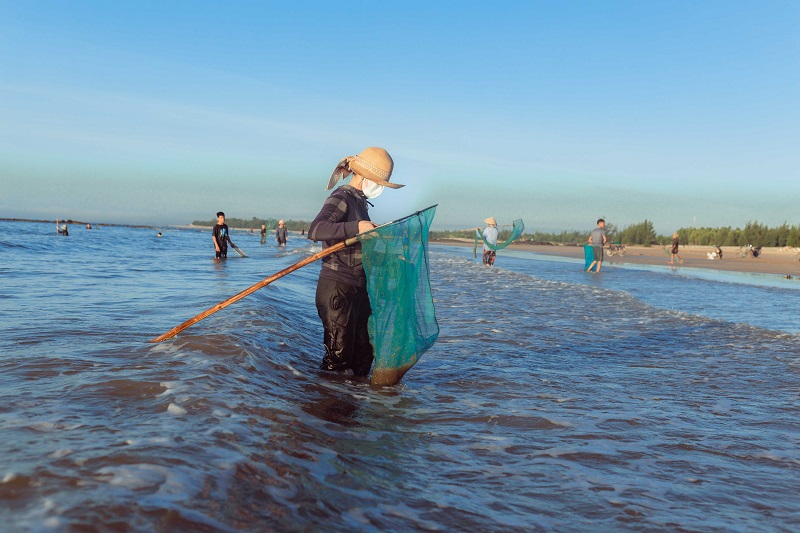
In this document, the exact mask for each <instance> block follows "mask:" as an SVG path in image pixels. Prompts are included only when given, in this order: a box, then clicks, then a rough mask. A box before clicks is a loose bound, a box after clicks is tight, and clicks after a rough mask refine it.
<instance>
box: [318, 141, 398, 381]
mask: <svg viewBox="0 0 800 533" xmlns="http://www.w3.org/2000/svg"><path fill="white" fill-rule="evenodd" d="M393 169H394V161H393V160H392V158H391V156H390V155H389V153H388V152H387V151H386V150H384V149H383V148H377V147H370V148H367V149H365V150H364V151H363V152H361V153H360V154H358V155H355V156H349V157H345V158H343V159H342V160H341V161H339V164H338V165H336V168H335V169H334V170H333V173H332V174H331V178H330V180H329V181H328V187H327V188H328V189H332V188H333V186H334V185H335V184H336V182H337V181H339V180H340V179H346V178H347V177H348V176H351V175H352V177H351V178H350V181H349V183H348V184H346V185H342V186H340V187H338V188H337V189H336V190H335V191H333V192H332V193H331V195H330V196H329V197H328V199H327V200H326V201H325V203H324V204H323V206H322V209H321V210H320V212H319V214H318V215H317V216H316V218H315V219H314V221H313V222H311V226H310V227H309V229H308V238H309V239H311V240H312V241H322V242H323V244H324V247H325V248H328V247H330V246H333V245H335V244H337V243H339V242H341V241H344V240H346V239H349V238H351V237H354V236H356V235H358V234H360V233H364V232H366V231H370V230H371V229H373V228H374V227H375V224H373V223H372V222H371V221H370V218H369V212H368V207H367V204H368V200H371V199H374V198H376V197H377V196H378V195H379V194H381V193H382V192H383V190H384V187H389V188H391V189H399V188H400V187H403V185H400V184H398V183H391V182H390V181H389V178H390V177H391V175H392V170H393ZM316 306H317V313H318V314H319V318H320V320H321V321H322V327H323V330H324V334H323V344H324V346H325V355H324V356H323V358H322V364H321V365H320V368H321V369H322V370H330V371H340V372H341V371H345V370H351V371H352V372H353V374H354V375H356V376H367V375H369V371H370V368H371V366H372V361H373V359H374V350H373V347H372V344H371V343H370V340H369V332H368V330H367V321H368V319H369V316H370V314H372V309H371V307H370V303H369V295H368V294H367V280H366V274H365V273H364V267H363V265H362V255H361V244H360V243H357V244H354V245H352V246H348V247H346V248H344V249H342V250H339V251H338V252H335V253H333V254H330V255H328V256H326V257H325V258H323V260H322V268H321V269H320V274H319V280H318V282H317V292H316Z"/></svg>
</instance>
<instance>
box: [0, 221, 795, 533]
mask: <svg viewBox="0 0 800 533" xmlns="http://www.w3.org/2000/svg"><path fill="white" fill-rule="evenodd" d="M4 230H5V231H4V232H3V235H2V236H0V520H1V521H2V522H1V523H2V524H3V526H2V528H0V529H4V530H9V531H82V532H83V531H164V532H167V531H170V532H171V531H193V532H195V531H196V532H204V531H248V532H249V531H589V530H591V531H602V530H605V531H704V532H705V531H753V530H758V531H792V530H797V529H799V528H800V496H798V494H800V421H799V419H800V417H799V416H798V415H800V343H799V342H798V341H800V313H798V312H797V309H798V302H800V291H798V285H800V283H798V285H793V284H792V283H791V282H789V281H786V282H784V280H776V279H775V277H768V276H763V277H758V276H756V277H754V276H745V275H736V274H731V273H713V272H706V271H692V270H690V269H676V270H670V269H669V268H667V267H664V268H658V267H637V268H633V267H626V266H623V265H614V264H607V265H605V266H604V271H603V272H602V273H601V274H599V275H590V274H586V273H584V272H582V271H581V269H580V267H581V263H580V262H578V261H572V260H565V259H560V258H551V257H545V256H541V255H536V254H531V253H523V252H515V251H510V250H503V251H501V252H499V253H498V259H497V266H496V267H495V268H493V269H490V268H486V267H483V266H482V265H480V264H478V262H476V261H475V260H474V259H473V258H472V250H471V249H468V248H458V247H445V246H432V247H431V263H432V264H431V284H432V289H433V296H434V301H435V304H436V309H437V317H438V319H439V323H440V326H441V335H440V338H439V340H438V342H437V344H436V345H435V346H434V347H433V348H432V349H431V350H430V351H429V352H428V353H427V354H425V356H423V358H422V359H421V361H420V362H419V363H418V364H417V365H416V366H415V367H414V368H413V369H412V370H411V371H410V372H409V373H408V374H407V375H406V376H405V377H404V379H403V381H402V382H401V383H400V384H399V385H397V386H394V387H386V388H371V387H370V386H369V385H368V383H366V382H364V381H360V380H358V379H355V378H352V377H348V376H341V375H335V374H327V373H323V372H321V371H319V370H318V369H317V365H318V363H319V361H320V358H321V351H322V347H321V338H322V331H321V327H320V325H319V321H318V319H317V317H316V310H315V308H314V303H313V300H314V289H315V282H316V276H317V274H318V271H319V267H318V266H317V265H311V266H309V267H306V268H305V269H302V270H299V271H297V272H295V273H293V274H291V275H290V276H288V277H286V278H283V279H282V280H279V281H278V282H276V283H274V284H273V285H271V286H269V287H267V288H265V289H262V290H261V291H259V292H257V293H255V294H253V295H251V296H249V297H247V298H245V299H244V300H242V301H240V302H238V303H236V304H234V305H232V306H230V307H228V308H227V309H225V310H223V311H221V312H219V313H217V314H215V315H213V316H211V317H209V318H207V319H205V320H203V321H202V322H200V323H198V324H196V325H194V326H192V327H191V328H189V329H187V330H186V331H184V332H183V333H181V334H180V335H179V336H178V337H177V338H175V339H173V340H170V341H166V342H163V343H160V344H151V343H148V340H149V339H151V338H153V337H155V336H157V335H159V334H161V333H164V332H165V331H167V330H169V329H171V328H172V327H174V326H176V325H178V324H180V323H181V322H183V321H184V320H186V319H188V318H190V317H192V316H194V315H196V314H198V313H200V312H201V311H203V310H205V309H206V308H208V307H210V306H212V305H214V304H216V303H218V302H220V301H222V300H224V299H226V298H228V297H229V296H231V295H233V294H235V293H237V292H239V291H240V290H242V289H244V288H246V287H248V286H250V285H252V284H254V283H256V282H258V281H260V280H261V279H263V278H265V277H267V276H269V275H270V274H273V273H274V272H277V271H278V270H280V269H282V268H284V267H286V266H289V265H291V264H293V263H294V262H296V261H298V260H300V259H301V258H303V257H306V256H307V255H308V254H309V253H312V252H314V251H317V250H318V249H319V247H318V246H316V247H312V246H311V243H310V242H309V241H307V240H305V239H301V238H299V237H297V236H294V238H291V239H290V241H289V246H288V247H287V248H286V249H280V248H276V247H275V246H274V241H272V240H271V239H270V240H268V241H267V243H266V244H264V245H262V244H261V243H260V241H259V237H258V236H257V235H255V236H251V235H249V234H247V233H245V232H234V233H233V239H234V242H236V244H237V245H239V246H240V247H241V248H242V249H243V250H244V251H245V252H247V253H248V255H249V257H248V258H245V259H242V258H238V257H236V256H232V257H230V258H229V259H228V260H227V261H214V260H213V259H212V257H213V245H212V243H211V235H210V232H209V231H202V232H200V231H194V230H179V229H170V228H165V229H162V231H163V237H161V238H158V237H156V230H152V229H145V228H130V227H102V228H100V229H93V230H85V229H83V228H82V227H80V226H72V227H71V228H70V231H71V233H70V236H69V237H57V236H55V231H54V226H53V225H52V224H38V223H23V222H10V223H9V222H6V223H4Z"/></svg>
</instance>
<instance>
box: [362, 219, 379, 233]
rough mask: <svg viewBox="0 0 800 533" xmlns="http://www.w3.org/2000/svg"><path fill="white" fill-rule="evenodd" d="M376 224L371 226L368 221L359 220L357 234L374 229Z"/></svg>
mask: <svg viewBox="0 0 800 533" xmlns="http://www.w3.org/2000/svg"><path fill="white" fill-rule="evenodd" d="M376 227H377V224H373V223H372V222H370V221H369V220H359V221H358V232H359V233H364V232H365V231H369V230H371V229H372V228H376Z"/></svg>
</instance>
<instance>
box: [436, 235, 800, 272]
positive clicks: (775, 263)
mask: <svg viewBox="0 0 800 533" xmlns="http://www.w3.org/2000/svg"><path fill="white" fill-rule="evenodd" d="M431 242H435V243H436V244H445V245H454V246H462V245H463V246H469V247H472V243H473V241H471V240H470V241H467V240H463V241H461V240H459V239H443V240H437V241H431ZM508 249H510V250H524V251H528V252H536V253H540V254H546V255H556V256H561V257H574V258H576V259H583V247H580V246H560V245H549V244H528V243H512V244H511V245H510V246H509V247H508ZM669 250H670V248H669V247H666V248H665V247H663V246H649V247H648V246H626V247H625V255H624V256H622V257H620V256H613V257H610V256H608V255H607V254H606V258H605V261H604V266H613V265H615V264H621V263H626V264H643V265H669V261H670V253H669ZM712 251H714V248H713V247H711V246H681V247H680V251H679V254H678V255H680V257H681V259H683V264H680V263H678V261H677V260H676V261H675V264H674V265H673V266H674V267H675V268H706V269H713V270H729V271H734V272H755V273H761V274H775V275H780V276H782V277H783V276H787V275H789V276H792V277H793V278H800V262H798V261H797V258H799V257H800V254H798V252H797V251H795V249H794V248H790V247H786V248H762V249H761V254H760V255H759V256H758V257H739V247H737V246H723V247H722V260H721V261H720V260H710V259H708V256H707V255H706V254H707V253H708V252H712ZM502 253H503V252H502V250H501V251H500V252H498V255H501V254H502Z"/></svg>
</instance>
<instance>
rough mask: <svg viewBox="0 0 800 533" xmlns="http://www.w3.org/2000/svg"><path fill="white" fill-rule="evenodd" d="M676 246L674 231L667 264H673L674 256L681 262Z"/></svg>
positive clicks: (676, 237)
mask: <svg viewBox="0 0 800 533" xmlns="http://www.w3.org/2000/svg"><path fill="white" fill-rule="evenodd" d="M678 246H679V243H678V233H677V232H675V233H673V234H672V250H671V252H672V253H671V254H670V256H669V264H670V265H674V264H675V258H676V257H677V258H678V261H680V263H681V264H683V259H681V256H680V255H678ZM721 257H722V256H721V255H720V258H721Z"/></svg>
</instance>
